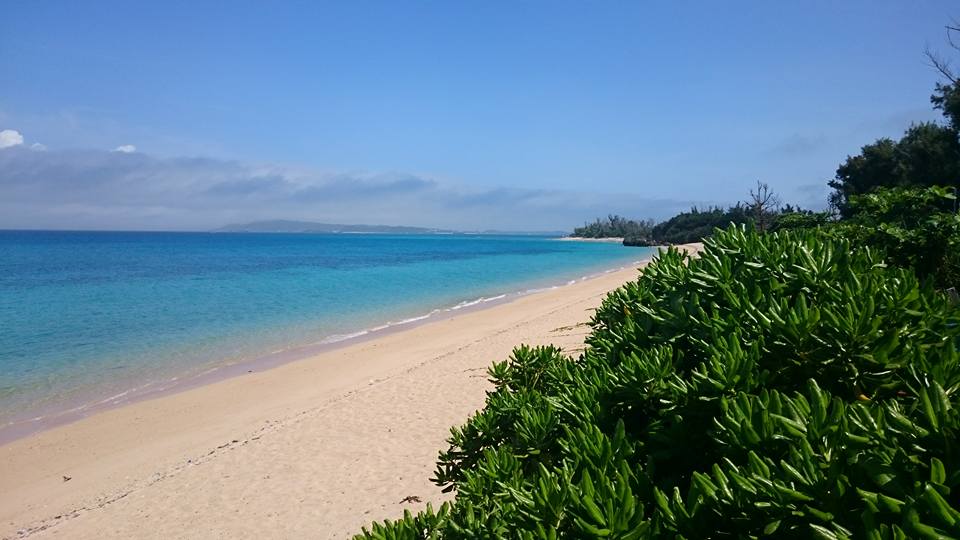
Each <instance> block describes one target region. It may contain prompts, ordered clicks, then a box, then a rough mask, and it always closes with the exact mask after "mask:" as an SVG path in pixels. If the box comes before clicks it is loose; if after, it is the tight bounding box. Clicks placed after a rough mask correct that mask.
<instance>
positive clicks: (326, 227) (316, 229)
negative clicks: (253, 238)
mask: <svg viewBox="0 0 960 540" xmlns="http://www.w3.org/2000/svg"><path fill="white" fill-rule="evenodd" d="M212 232H215V233H306V234H503V235H523V236H566V235H567V234H568V233H567V231H498V230H483V231H457V230H450V229H437V228H429V227H408V226H404V225H345V224H342V223H316V222H313V221H295V220H288V219H272V220H267V221H252V222H250V223H240V224H234V225H227V226H224V227H220V228H219V229H214V230H213V231H212Z"/></svg>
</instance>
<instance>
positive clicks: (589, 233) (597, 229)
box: [573, 214, 653, 238]
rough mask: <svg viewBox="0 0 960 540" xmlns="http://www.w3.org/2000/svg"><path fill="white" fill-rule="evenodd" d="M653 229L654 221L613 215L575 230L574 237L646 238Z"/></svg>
mask: <svg viewBox="0 0 960 540" xmlns="http://www.w3.org/2000/svg"><path fill="white" fill-rule="evenodd" d="M652 228H653V220H647V221H642V220H641V221H634V220H632V219H627V218H625V217H622V216H617V215H614V214H611V215H609V216H607V217H606V218H604V219H600V218H597V220H596V221H594V222H593V223H586V224H584V225H583V227H577V228H576V229H574V230H573V236H576V237H579V238H626V237H628V236H629V237H637V236H646V235H648V234H649V233H650V229H652Z"/></svg>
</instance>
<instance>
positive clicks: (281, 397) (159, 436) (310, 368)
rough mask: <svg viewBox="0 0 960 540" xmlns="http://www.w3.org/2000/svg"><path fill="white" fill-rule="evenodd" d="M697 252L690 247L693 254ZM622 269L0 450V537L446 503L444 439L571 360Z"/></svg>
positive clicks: (246, 527)
mask: <svg viewBox="0 0 960 540" xmlns="http://www.w3.org/2000/svg"><path fill="white" fill-rule="evenodd" d="M692 247H693V248H694V249H695V247H696V246H692ZM636 276H637V270H635V269H626V270H620V271H616V272H611V273H607V274H604V275H601V276H599V277H595V278H592V279H588V280H585V281H581V282H578V283H575V284H572V285H569V286H566V287H560V288H557V289H552V290H548V291H544V292H540V293H536V294H531V295H528V296H524V297H521V298H519V299H517V300H515V301H512V302H509V303H506V304H502V305H496V306H493V307H489V308H487V309H482V310H478V311H473V312H468V313H464V314H458V315H456V316H454V317H451V318H447V319H443V320H437V321H433V322H429V323H427V324H423V325H421V326H417V327H413V328H410V329H406V330H403V331H399V332H396V333H391V334H387V335H384V336H381V337H377V338H376V339H372V340H368V341H363V342H358V343H354V344H351V345H348V346H345V347H342V348H339V349H336V350H332V351H328V352H324V353H322V354H319V355H316V356H314V357H311V358H308V359H304V360H300V361H295V362H291V363H288V364H284V365H281V366H279V367H276V368H273V369H269V370H266V371H262V372H254V373H250V374H246V375H241V376H237V377H233V378H229V379H225V380H221V381H218V382H215V383H212V384H209V385H206V386H202V387H199V388H193V389H190V390H187V391H184V392H181V393H177V394H172V395H167V396H163V397H159V398H156V399H152V400H148V401H142V402H138V403H133V404H130V405H127V406H123V407H120V408H117V409H113V410H107V411H104V412H101V413H98V414H96V415H94V416H91V417H88V418H84V419H82V420H79V421H77V422H75V423H72V424H69V425H65V426H60V427H56V428H53V429H50V430H48V431H44V432H40V433H37V434H34V435H31V436H28V437H25V438H22V439H19V440H16V441H13V442H11V443H8V444H6V445H4V446H0V536H2V537H4V538H19V537H30V538H51V537H57V538H74V539H82V538H158V539H159V538H163V539H171V538H304V537H307V538H348V537H350V536H351V535H352V534H354V533H356V532H359V530H360V527H361V526H364V525H367V524H369V523H370V522H372V521H374V520H382V519H385V518H395V517H399V516H400V515H402V513H403V510H404V509H410V510H417V509H420V508H422V507H424V506H425V504H426V503H427V502H428V501H430V502H434V503H436V502H439V501H442V500H444V498H445V497H449V495H446V496H445V495H443V494H441V492H440V489H439V488H438V487H436V486H435V485H433V484H432V483H431V482H430V481H429V478H430V476H431V475H432V472H433V470H434V463H435V460H436V457H437V453H438V451H439V450H440V449H441V448H444V447H445V439H446V437H447V435H448V432H449V428H450V427H451V426H453V425H458V424H460V423H462V422H463V421H464V420H465V419H466V418H467V417H468V416H469V415H470V414H471V413H473V412H474V411H476V410H477V409H478V408H480V407H482V406H483V403H484V397H485V391H486V390H487V389H488V388H489V383H488V382H487V379H486V369H487V367H488V366H489V365H490V364H491V363H492V362H494V361H499V360H503V359H505V358H507V356H508V355H509V354H510V351H511V350H512V349H513V347H514V346H516V345H518V344H521V343H528V344H548V343H553V344H556V345H558V346H561V347H563V348H564V349H565V350H566V351H567V352H569V353H570V354H571V355H576V354H578V352H579V351H580V350H582V347H583V339H584V336H585V335H586V334H587V333H588V330H589V327H588V326H586V324H585V323H586V322H587V321H588V320H589V319H590V317H591V314H592V311H593V309H595V308H596V306H598V305H599V304H600V302H601V301H602V299H603V298H604V296H605V295H606V294H607V293H608V292H609V291H610V290H612V289H614V288H616V287H618V286H620V285H621V284H623V283H625V282H627V281H629V280H632V279H634V278H635V277H636Z"/></svg>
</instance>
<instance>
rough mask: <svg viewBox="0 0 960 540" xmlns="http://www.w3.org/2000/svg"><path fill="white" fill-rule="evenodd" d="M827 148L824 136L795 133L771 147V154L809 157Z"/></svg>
mask: <svg viewBox="0 0 960 540" xmlns="http://www.w3.org/2000/svg"><path fill="white" fill-rule="evenodd" d="M826 147H827V138H826V137H825V136H824V135H822V134H819V135H802V134H800V133H794V134H792V135H790V136H788V137H786V138H785V139H783V140H781V141H780V142H778V143H777V144H775V145H773V146H772V147H770V149H769V150H768V151H769V153H770V154H773V155H776V156H786V157H795V156H807V155H810V154H813V153H815V152H818V151H820V150H822V149H824V148H826Z"/></svg>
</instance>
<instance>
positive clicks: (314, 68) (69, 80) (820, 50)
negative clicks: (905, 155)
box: [0, 0, 960, 229]
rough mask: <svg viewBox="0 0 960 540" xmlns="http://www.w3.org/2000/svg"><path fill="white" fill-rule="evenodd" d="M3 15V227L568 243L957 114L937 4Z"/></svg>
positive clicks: (105, 9)
mask: <svg viewBox="0 0 960 540" xmlns="http://www.w3.org/2000/svg"><path fill="white" fill-rule="evenodd" d="M3 11H4V16H3V17H2V18H0V130H15V131H16V132H17V133H19V134H20V135H21V136H22V138H23V143H22V144H16V145H13V144H12V143H11V144H10V145H9V146H8V147H7V148H4V149H0V227H24V228H43V227H57V228H62V227H66V228H108V229H109V228H133V229H141V228H143V229H204V228H210V227H215V226H218V225H220V224H223V223H225V222H231V221H247V220H253V219H270V218H291V219H312V220H317V221H346V222H368V223H369V222H377V223H392V224H412V225H435V226H443V227H464V228H513V229H543V228H549V229H555V228H558V229H568V228H571V227H573V226H575V225H577V224H579V223H581V222H582V221H583V220H585V219H589V218H590V217H592V216H594V215H598V214H606V213H608V212H619V213H623V214H626V215H629V216H631V217H655V218H663V217H668V216H669V215H672V214H673V213H675V212H676V211H678V210H682V209H685V208H687V207H689V206H690V205H691V204H712V203H716V204H729V203H734V202H736V201H737V200H740V199H742V198H744V197H745V195H746V193H747V191H748V190H749V187H750V186H751V185H752V184H753V183H754V182H755V181H756V180H757V179H761V180H764V181H766V182H769V183H770V184H771V186H772V187H773V188H774V189H776V190H777V191H779V192H780V193H781V194H782V195H783V198H784V199H785V200H786V201H789V202H796V203H800V204H802V205H804V206H807V207H816V206H818V205H819V206H822V205H823V204H824V201H825V197H826V182H827V180H829V179H830V178H831V177H832V176H833V173H834V171H835V169H836V166H837V164H838V163H839V162H841V161H842V160H843V159H844V158H845V156H846V155H848V154H851V153H856V152H857V150H858V149H859V147H860V146H862V145H863V144H866V143H869V142H871V141H872V140H874V139H876V138H877V137H881V136H892V137H896V136H898V135H899V134H900V133H902V131H903V130H904V129H905V128H906V127H907V126H908V125H909V124H910V122H911V121H923V120H933V119H937V118H938V115H937V114H936V113H935V112H934V111H932V110H931V109H930V106H929V95H930V93H931V90H932V88H933V85H934V83H935V82H936V80H937V79H936V74H935V73H934V72H933V71H932V70H931V69H930V68H929V67H927V66H926V65H925V63H924V58H923V50H924V47H925V46H926V45H928V44H929V45H930V46H932V47H934V48H939V49H941V50H944V51H945V52H946V46H945V42H944V30H943V26H944V24H946V23H948V22H949V21H950V18H951V17H954V18H956V17H960V5H957V4H955V3H953V2H946V1H944V2H935V1H923V0H918V1H911V2H907V1H896V2H894V1H890V2H883V1H844V2H826V1H824V2H813V1H809V2H808V1H803V2H799V1H798V2H789V3H788V2H759V1H758V2H719V1H717V2H697V3H694V2H666V1H663V2H639V1H638V2H364V1H350V2H340V3H332V2H297V3H282V4H281V3H268V2H247V3H243V2H237V3H229V4H225V3H222V2H216V3H214V2H210V3H206V2H150V3H147V2H141V3H138V2H129V1H125V2H107V1H98V2H88V3H83V2H43V1H34V2H8V3H5V5H4V9H3ZM958 60H960V59H958ZM0 144H2V141H0ZM31 145H43V147H45V148H46V150H40V146H36V147H35V148H34V149H33V150H30V151H29V152H28V151H27V150H29V149H30V146H31ZM120 147H123V149H125V150H128V151H129V150H133V152H111V150H114V149H117V148H120ZM4 154H5V155H4Z"/></svg>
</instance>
